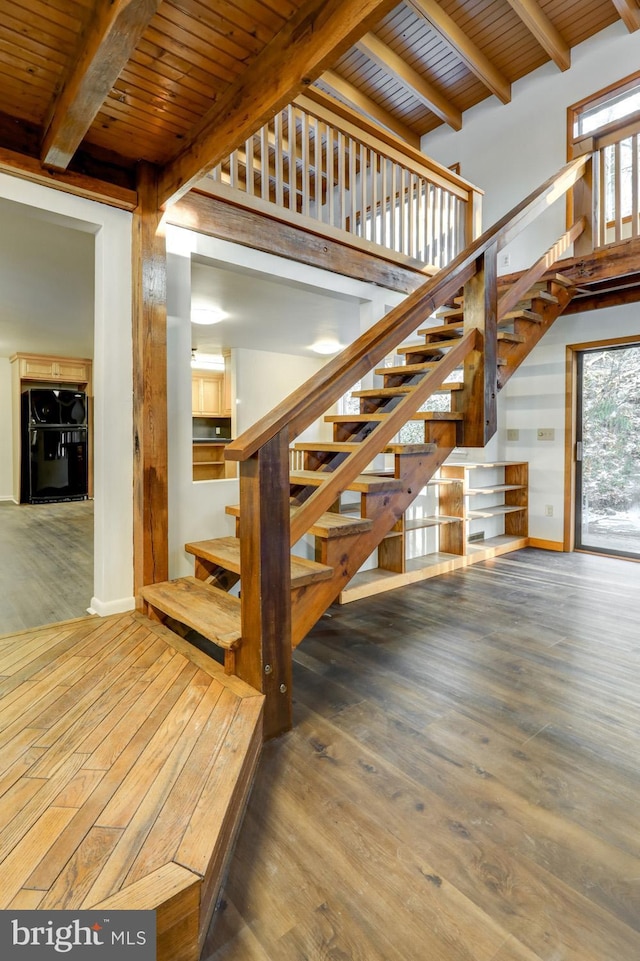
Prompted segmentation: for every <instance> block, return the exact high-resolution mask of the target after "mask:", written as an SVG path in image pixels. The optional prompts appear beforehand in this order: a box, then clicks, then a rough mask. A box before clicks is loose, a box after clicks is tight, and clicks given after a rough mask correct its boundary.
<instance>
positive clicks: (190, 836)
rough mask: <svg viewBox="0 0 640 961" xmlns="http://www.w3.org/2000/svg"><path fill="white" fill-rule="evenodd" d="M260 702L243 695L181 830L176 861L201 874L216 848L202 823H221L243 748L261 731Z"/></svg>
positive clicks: (213, 856) (237, 771)
mask: <svg viewBox="0 0 640 961" xmlns="http://www.w3.org/2000/svg"><path fill="white" fill-rule="evenodd" d="M262 711H263V704H262V702H261V700H259V699H258V698H247V699H246V701H245V702H244V703H243V704H242V706H241V708H239V709H238V710H237V711H236V712H235V714H234V716H233V718H232V720H231V723H230V725H229V728H228V731H227V734H226V737H225V738H224V741H223V742H222V745H221V747H220V751H219V752H218V756H217V764H216V765H215V767H214V768H213V769H212V771H211V776H210V777H209V778H208V779H207V783H206V784H205V786H204V789H203V791H202V793H201V795H200V797H199V798H198V803H197V805H196V807H195V809H194V810H193V813H192V815H191V818H190V821H189V824H188V825H187V828H186V830H185V832H184V835H183V837H182V841H181V843H180V847H179V848H178V850H177V852H176V861H177V862H178V863H179V864H183V865H185V867H188V868H189V869H190V870H193V871H194V872H196V873H198V874H202V875H205V874H206V873H207V870H208V865H209V862H211V861H212V860H215V858H216V856H217V853H218V852H217V851H216V850H215V849H213V850H212V849H211V845H210V844H208V843H205V842H204V838H203V832H204V831H205V830H206V826H207V825H208V824H209V825H212V826H215V825H222V824H223V822H224V820H225V818H226V815H227V812H228V810H229V802H230V800H231V797H232V794H233V791H234V785H235V781H236V779H237V778H238V777H239V776H240V774H241V770H242V768H243V766H244V760H245V748H246V746H247V745H248V744H250V743H251V742H252V741H253V740H254V737H255V733H256V731H258V733H259V734H261V731H262V728H261V726H259V725H260V723H261V718H262Z"/></svg>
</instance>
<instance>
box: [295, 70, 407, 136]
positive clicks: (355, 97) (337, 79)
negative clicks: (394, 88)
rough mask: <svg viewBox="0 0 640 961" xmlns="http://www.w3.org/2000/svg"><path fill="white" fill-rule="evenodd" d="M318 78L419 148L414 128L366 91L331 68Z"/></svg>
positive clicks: (318, 92)
mask: <svg viewBox="0 0 640 961" xmlns="http://www.w3.org/2000/svg"><path fill="white" fill-rule="evenodd" d="M320 79H321V80H322V82H323V83H325V84H326V85H327V87H331V89H332V90H333V91H334V92H335V93H337V94H338V95H339V96H341V97H344V98H345V100H347V101H348V103H350V104H351V105H352V106H353V107H355V108H357V110H360V111H361V112H362V113H363V114H365V116H367V117H368V118H369V119H370V120H375V121H377V122H378V123H381V124H382V125H383V127H386V128H387V130H390V131H391V133H394V134H396V136H397V137H400V138H401V139H402V140H406V142H407V143H408V144H411V146H412V147H415V148H416V149H417V150H419V149H420V137H419V136H418V134H417V133H416V132H415V131H414V130H412V129H411V127H407V126H406V124H403V123H402V121H401V120H398V119H397V117H394V116H393V114H391V113H389V111H388V110H385V109H384V107H381V106H380V104H377V103H376V102H375V100H372V99H371V97H368V96H367V95H366V93H363V92H362V91H361V90H358V88H357V87H354V85H353V84H352V83H349V81H348V80H345V79H344V78H343V77H341V76H340V75H339V74H337V73H335V72H334V71H333V70H325V72H324V73H323V74H322V77H321V78H320ZM313 90H314V93H316V94H318V95H319V96H323V91H322V90H319V89H318V87H314V88H313ZM307 92H309V91H307ZM327 104H328V105H330V98H328V97H327ZM353 119H354V123H355V122H357V114H356V111H355V110H354V111H353Z"/></svg>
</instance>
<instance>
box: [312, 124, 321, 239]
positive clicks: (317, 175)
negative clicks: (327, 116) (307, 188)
mask: <svg viewBox="0 0 640 961" xmlns="http://www.w3.org/2000/svg"><path fill="white" fill-rule="evenodd" d="M321 126H322V125H321V123H320V121H319V120H315V119H313V148H314V158H315V159H314V174H313V186H314V191H313V193H314V199H315V205H316V220H319V221H320V222H321V223H322V219H323V200H324V198H323V190H322V184H323V182H324V181H323V177H322V136H321V132H320V131H321Z"/></svg>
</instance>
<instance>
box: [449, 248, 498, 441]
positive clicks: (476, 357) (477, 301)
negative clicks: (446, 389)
mask: <svg viewBox="0 0 640 961" xmlns="http://www.w3.org/2000/svg"><path fill="white" fill-rule="evenodd" d="M480 261H481V262H480V263H479V264H478V270H477V272H476V274H475V275H474V276H473V277H472V278H471V279H470V280H468V281H467V283H466V284H465V285H464V333H465V334H467V333H469V332H470V331H471V330H473V328H476V329H477V330H478V331H479V332H480V334H481V344H482V348H481V349H478V350H473V351H471V352H470V353H469V354H468V355H467V357H466V359H465V362H464V388H463V390H458V391H452V400H451V404H452V409H453V410H458V411H462V412H466V413H465V419H464V421H463V422H462V424H461V430H460V434H459V436H458V441H457V443H458V446H464V447H484V445H485V444H486V443H487V442H488V441H489V440H490V439H491V437H493V435H494V434H495V432H496V427H497V405H496V395H497V392H498V366H497V347H498V337H497V333H498V325H497V317H498V283H497V263H498V248H497V244H496V243H495V242H494V243H492V244H490V245H489V246H488V247H487V250H486V252H485V254H484V257H481V258H480Z"/></svg>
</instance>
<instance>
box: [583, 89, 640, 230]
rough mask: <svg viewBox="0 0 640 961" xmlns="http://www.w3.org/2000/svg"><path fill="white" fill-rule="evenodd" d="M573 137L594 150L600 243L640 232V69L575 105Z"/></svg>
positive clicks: (594, 178)
mask: <svg viewBox="0 0 640 961" xmlns="http://www.w3.org/2000/svg"><path fill="white" fill-rule="evenodd" d="M568 143H569V159H572V158H573V157H577V156H579V155H580V154H583V153H586V152H587V151H593V153H594V169H593V185H594V193H595V201H596V204H595V206H596V209H597V225H596V229H595V230H594V241H595V243H596V245H597V246H604V245H605V244H611V243H619V242H620V241H622V240H626V239H627V238H629V237H638V236H640V178H639V170H640V72H638V73H636V74H633V75H632V76H630V77H626V78H625V79H624V80H620V81H619V82H618V83H617V84H614V85H612V86H610V87H607V88H606V89H605V90H601V91H599V92H598V93H596V94H593V95H592V96H590V97H587V98H586V99H585V100H581V101H580V102H579V103H577V104H573V106H571V107H569V110H568Z"/></svg>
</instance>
